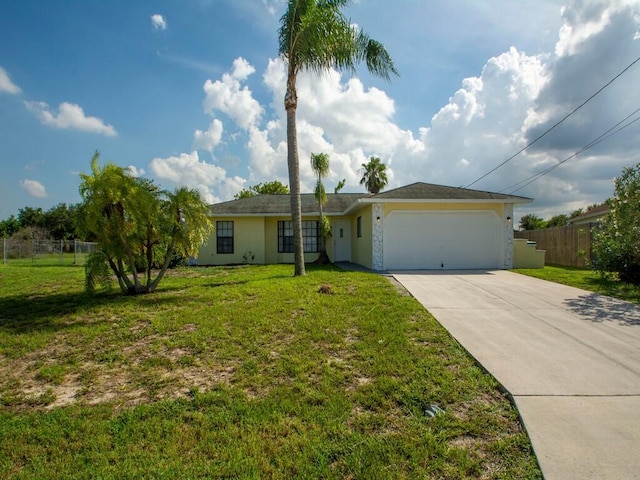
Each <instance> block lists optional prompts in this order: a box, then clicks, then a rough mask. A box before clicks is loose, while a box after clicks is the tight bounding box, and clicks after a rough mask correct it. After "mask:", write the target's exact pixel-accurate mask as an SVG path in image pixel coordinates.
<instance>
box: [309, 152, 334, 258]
mask: <svg viewBox="0 0 640 480" xmlns="http://www.w3.org/2000/svg"><path fill="white" fill-rule="evenodd" d="M311 169H312V170H313V172H314V173H315V174H316V176H317V181H316V189H315V197H316V201H317V202H318V210H319V211H320V245H319V247H320V248H319V250H320V256H319V257H318V260H317V263H320V264H323V263H329V256H328V255H327V244H326V239H327V237H328V236H329V233H330V226H329V221H328V219H327V218H326V217H325V216H324V212H323V210H322V209H323V206H324V204H325V203H327V192H326V190H325V188H324V184H323V183H322V178H323V177H326V176H327V175H328V174H329V155H327V154H326V153H312V154H311Z"/></svg>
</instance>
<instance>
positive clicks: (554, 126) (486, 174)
mask: <svg viewBox="0 0 640 480" xmlns="http://www.w3.org/2000/svg"><path fill="white" fill-rule="evenodd" d="M639 61H640V57H638V58H636V59H635V60H634V61H633V62H631V63H630V64H629V65H627V66H626V67H625V69H624V70H622V71H621V72H620V73H618V74H617V75H616V76H615V77H613V78H612V79H611V80H609V81H608V82H607V83H606V84H604V85H603V86H602V87H600V89H599V90H598V91H597V92H596V93H594V94H593V95H591V96H590V97H589V98H587V99H586V100H585V101H584V102H582V103H581V104H580V105H578V106H577V107H576V108H575V109H574V110H572V111H571V112H570V113H568V114H567V115H565V116H564V117H563V118H562V119H561V120H560V121H558V122H556V123H555V124H554V125H553V126H551V127H550V128H549V129H547V130H545V131H544V132H543V133H542V134H540V135H538V136H537V137H536V138H535V139H534V140H533V141H531V142H530V143H528V144H527V145H526V146H524V147H523V148H521V149H520V150H518V151H517V152H516V153H514V154H513V155H511V156H510V157H509V158H507V159H506V160H505V161H504V162H502V163H501V164H500V165H498V166H497V167H494V168H492V169H491V170H489V171H488V172H487V173H485V174H484V175H482V176H481V177H480V178H477V179H476V180H474V181H473V182H471V183H470V184H468V185H467V186H466V187H465V188H469V187H470V186H471V185H474V184H476V183H478V182H479V181H480V180H482V179H483V178H485V177H488V176H489V175H491V174H492V173H493V172H495V171H496V170H498V169H499V168H500V167H502V166H503V165H505V164H506V163H508V162H510V161H511V160H513V159H514V158H516V157H517V156H518V155H520V154H521V153H522V152H524V151H525V150H526V149H527V148H529V147H530V146H531V145H533V144H534V143H536V142H537V141H538V140H540V139H541V138H542V137H544V136H545V135H546V134H547V133H549V132H551V131H552V130H553V129H554V128H556V127H557V126H558V125H560V124H561V123H562V122H564V121H565V120H566V119H567V118H569V117H570V116H571V115H573V114H574V113H576V112H577V111H578V110H580V109H581V108H582V107H584V106H585V105H586V104H587V103H589V102H590V101H591V100H592V99H593V98H594V97H596V96H597V95H599V94H600V92H602V91H603V90H604V89H605V88H607V87H608V86H609V85H611V84H612V83H613V82H615V81H616V80H617V79H618V78H619V77H620V76H621V75H623V74H624V73H625V72H626V71H627V70H629V69H630V68H631V67H633V66H634V65H635V64H636V63H638V62H639Z"/></svg>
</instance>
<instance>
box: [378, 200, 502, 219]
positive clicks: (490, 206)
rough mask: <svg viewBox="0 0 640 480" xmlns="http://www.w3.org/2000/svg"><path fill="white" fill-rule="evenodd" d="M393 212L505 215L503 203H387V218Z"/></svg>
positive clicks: (385, 205)
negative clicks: (444, 211)
mask: <svg viewBox="0 0 640 480" xmlns="http://www.w3.org/2000/svg"><path fill="white" fill-rule="evenodd" d="M393 210H439V211H443V210H493V211H495V212H496V213H497V214H498V215H499V216H500V217H502V215H503V214H504V204H502V203H386V204H384V215H385V217H386V216H387V215H388V214H389V213H390V212H392V211H393Z"/></svg>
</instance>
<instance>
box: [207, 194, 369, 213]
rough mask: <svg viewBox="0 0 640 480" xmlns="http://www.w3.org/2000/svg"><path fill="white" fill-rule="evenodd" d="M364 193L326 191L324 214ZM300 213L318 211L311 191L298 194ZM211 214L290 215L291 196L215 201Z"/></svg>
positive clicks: (346, 204)
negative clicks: (300, 204)
mask: <svg viewBox="0 0 640 480" xmlns="http://www.w3.org/2000/svg"><path fill="white" fill-rule="evenodd" d="M368 196H369V194H365V193H327V203H325V205H324V207H323V211H324V213H326V214H332V213H342V212H344V211H345V210H346V209H347V208H349V206H350V205H352V204H353V203H354V202H355V201H356V200H358V199H360V198H363V197H368ZM300 199H301V202H302V213H303V214H305V213H318V202H316V199H315V196H314V195H313V194H312V193H303V194H302V195H301V196H300ZM210 211H211V213H212V214H214V215H215V214H216V213H218V214H220V213H224V214H227V215H229V214H236V215H248V214H257V215H290V214H291V197H290V196H289V195H256V196H255V197H248V198H240V199H238V200H231V201H229V202H222V203H215V204H213V205H211V206H210Z"/></svg>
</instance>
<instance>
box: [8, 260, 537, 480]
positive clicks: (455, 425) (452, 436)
mask: <svg viewBox="0 0 640 480" xmlns="http://www.w3.org/2000/svg"><path fill="white" fill-rule="evenodd" d="M292 273H293V267H292V266H241V267H232V268H231V267H230V268H206V269H204V268H203V269H179V270H175V271H171V272H170V273H169V274H168V276H167V278H166V280H165V281H163V283H162V284H161V285H160V288H159V290H158V291H157V292H156V293H155V294H152V295H145V296H139V297H121V296H116V295H102V296H97V297H94V298H87V297H85V296H84V295H83V293H82V285H83V269H82V268H74V267H18V266H15V267H12V266H4V267H0V478H43V479H45V478H143V477H144V478H274V479H290V478H354V479H355V478H367V479H369V478H374V479H375V478H380V479H387V478H438V479H460V478H483V479H491V478H504V479H511V478H540V477H541V474H540V472H539V470H538V467H537V463H536V460H535V457H534V455H533V453H532V450H531V446H530V443H529V440H528V438H527V436H526V434H525V433H524V432H523V430H522V428H521V426H520V424H519V422H518V415H517V412H516V411H515V409H514V408H513V406H512V405H511V404H510V403H509V401H508V399H507V398H506V397H505V396H504V395H503V394H502V393H501V392H500V390H499V388H498V385H497V383H496V382H495V380H494V379H493V378H492V377H490V376H489V375H487V374H486V373H484V372H483V371H482V370H481V369H480V368H479V367H477V366H476V365H475V364H474V362H473V360H472V359H471V358H470V357H469V356H468V355H467V354H466V353H465V351H464V350H463V349H462V348H460V346H459V345H458V344H457V343H456V342H455V341H454V340H453V339H452V338H451V337H450V336H449V335H448V334H447V332H446V331H445V330H444V329H443V328H442V327H440V325H439V324H438V323H437V322H436V321H435V320H434V319H433V317H431V315H429V314H428V313H427V312H426V311H425V310H424V309H423V308H422V307H421V306H420V305H419V304H418V302H416V301H415V300H414V299H413V298H412V297H410V296H407V295H403V293H402V292H400V291H398V290H397V289H396V287H394V286H393V285H392V284H391V283H390V282H389V281H388V280H387V279H386V278H384V277H381V276H378V275H374V274H368V273H356V272H343V271H340V270H336V269H333V268H331V267H324V268H314V267H311V268H309V271H308V275H307V276H306V277H304V278H293V277H292V276H291V275H292ZM321 287H322V288H321ZM433 404H435V405H437V406H439V407H440V408H442V409H443V410H444V412H438V410H437V409H436V408H434V407H432V405H433ZM434 413H435V414H434Z"/></svg>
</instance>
